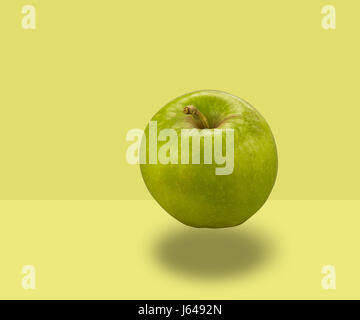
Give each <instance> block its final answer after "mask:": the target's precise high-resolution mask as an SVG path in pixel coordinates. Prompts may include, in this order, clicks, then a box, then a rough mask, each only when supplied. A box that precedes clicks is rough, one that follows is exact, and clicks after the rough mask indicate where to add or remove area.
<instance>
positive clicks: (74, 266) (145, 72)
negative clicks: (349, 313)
mask: <svg viewBox="0 0 360 320" xmlns="http://www.w3.org/2000/svg"><path fill="white" fill-rule="evenodd" d="M27 4H30V5H34V6H35V8H36V10H37V11H36V13H37V28H36V30H24V29H22V28H21V20H22V17H23V14H22V13H21V8H22V6H23V5H27ZM325 4H332V5H334V6H335V8H336V10H337V29H336V30H328V31H326V30H324V29H322V27H321V19H322V17H323V16H322V14H321V8H322V6H323V5H325ZM359 13H360V2H359V1H339V0H331V1H319V0H302V1H300V0H293V1H286V0H274V1H265V0H263V1H260V0H246V1H245V0H243V1H238V0H224V1H214V0H183V1H169V0H167V1H165V0H152V1H145V0H143V1H116V0H112V1H111V0H106V1H105V0H104V1H85V0H61V1H60V0H57V1H56V0H52V1H48V0H26V1H15V0H2V1H1V3H0V88H1V91H0V199H1V200H3V201H1V202H0V219H1V221H0V225H1V232H0V239H1V243H2V262H1V267H0V271H1V272H0V295H1V297H3V298H4V297H5V298H7V297H12V298H14V297H18V298H29V297H30V298H31V297H36V298H38V297H43V298H44V297H46V298H55V297H60V298H89V297H91V298H167V297H168V298H245V297H248V298H254V297H257V298H263V297H272V298H278V297H289V298H290V297H303V298H314V297H321V298H334V297H340V298H344V297H358V298H359V296H358V295H357V287H358V284H357V283H356V281H357V280H356V271H357V270H358V269H359V267H360V266H359V264H360V261H359V259H358V257H357V243H358V242H359V240H360V239H359V236H358V235H357V226H358V224H359V218H358V211H359V203H358V202H357V201H345V200H357V199H360V198H359V187H358V186H359V183H358V181H359V180H360V170H359V169H358V164H359V163H360V152H359V147H358V145H359V142H358V138H359V131H360V130H359V125H358V123H359V119H360V108H359V94H358V86H359V74H360V64H359V62H358V61H359V58H358V57H359V56H360V46H359V44H358V40H357V39H358V35H359V31H360V23H359V19H358V15H359ZM199 89H217V90H223V91H227V92H230V93H232V94H234V95H237V96H239V97H241V98H244V99H245V100H247V101H249V102H250V103H251V104H252V105H254V106H255V107H256V108H257V109H258V110H259V111H260V112H261V113H262V114H263V116H264V117H265V118H266V119H267V121H268V122H269V124H270V126H271V127H272V130H273V133H274V135H275V138H276V141H277V145H278V151H279V176H278V180H277V183H276V185H275V188H274V190H273V193H272V195H271V199H272V201H270V202H269V203H267V204H266V206H265V207H264V208H262V209H261V211H260V212H259V213H258V214H257V215H256V216H255V217H254V218H252V219H251V220H250V221H249V222H247V223H246V224H245V225H243V226H240V227H239V228H234V229H231V230H222V231H214V232H210V231H206V230H192V229H189V228H187V227H184V226H182V225H180V224H178V223H176V222H175V221H174V220H173V219H171V218H170V217H169V216H168V215H166V214H165V213H164V212H163V211H162V210H161V209H160V208H159V207H158V206H157V205H156V203H155V202H153V201H151V200H150V199H151V198H150V196H149V194H148V191H147V190H146V188H145V186H144V184H143V181H142V179H141V176H140V173H139V169H138V167H137V166H130V165H129V164H127V163H126V159H125V153H126V149H127V147H128V145H129V143H127V142H126V141H125V136H126V133H127V131H128V130H130V129H132V128H144V127H145V125H146V123H147V121H148V120H149V119H150V118H151V117H152V115H153V114H154V113H155V112H156V111H158V109H160V108H161V107H162V106H163V105H164V104H165V103H167V102H168V101H170V100H172V99H173V98H174V97H177V96H179V95H182V94H184V93H187V92H189V91H194V90H199ZM146 199H147V200H150V201H142V200H146ZM21 200H31V201H21ZM33 200H42V201H33ZM44 200H46V201H44ZM50 200H66V201H50ZM70 200H71V201H70ZM79 200H84V201H79ZM85 200H86V201H85ZM94 200H97V201H94ZM100 200H103V201H100ZM109 200H110V201H109ZM124 200H126V201H124ZM129 200H133V201H129ZM276 200H283V201H276ZM290 200H327V201H290ZM333 200H343V201H333ZM266 237H267V238H266ZM189 239H193V240H194V241H195V243H196V242H197V240H198V241H199V246H200V247H196V248H197V249H198V251H199V252H204V250H205V253H203V254H204V255H205V256H204V261H208V260H207V259H210V260H209V263H210V265H209V270H210V271H209V272H210V274H205V275H203V273H204V272H203V270H202V269H201V268H204V266H203V265H202V261H201V260H200V261H198V260H196V259H193V258H191V256H190V259H189V260H190V262H189V263H186V262H184V261H181V260H179V259H178V258H175V257H174V253H171V252H172V250H175V251H176V250H180V251H179V252H180V253H181V254H183V255H185V256H184V260H187V259H186V254H187V250H190V255H191V254H193V255H194V257H195V256H197V253H194V252H193V251H191V250H193V249H192V246H190V245H189ZM207 241H209V243H210V244H211V246H209V247H214V248H215V249H214V251H215V252H214V255H216V254H223V255H225V256H224V257H223V259H224V261H225V262H226V263H224V265H219V262H218V260H216V259H215V260H214V261H215V262H214V261H213V260H211V259H213V257H211V255H212V254H211V253H210V252H208V251H206V250H208V249H207V248H209V247H208V246H203V247H201V245H202V243H204V242H207ZM218 242H220V244H219V245H218V246H216V243H218ZM272 242H274V243H273V244H272ZM178 243H179V244H178ZM232 243H234V244H232ZM242 243H245V244H246V243H249V245H248V246H246V245H243V244H242ZM230 244H231V245H230ZM263 245H264V246H266V245H270V246H273V247H269V248H267V247H262V246H263ZM164 246H165V247H164ZM252 246H255V247H252ZM258 246H260V247H261V248H262V249H261V248H260V249H259V248H258ZM227 247H229V249H228V250H225V248H227ZM187 248H188V249H187ZM249 248H250V249H251V248H253V249H254V250H253V251H254V252H256V251H257V250H260V253H259V254H260V256H261V255H262V254H263V255H265V256H266V257H265V256H264V257H260V258H256V259H255V258H251V257H250V258H249V256H248V255H251V252H252V251H251V250H250V249H249ZM266 248H267V249H266ZM236 249H239V250H236ZM161 250H163V251H166V250H167V251H169V252H170V253H169V252H167V251H166V252H163V251H161ZM194 250H195V249H194ZM239 252H240V253H239ZM234 254H235V257H233V255H234ZM237 254H238V256H237ZM255 254H256V253H255ZM164 255H165V256H164ZM180 256H181V255H180ZM174 259H175V260H174ZM176 259H177V260H176ZM237 259H239V261H238V260H237ZM254 259H255V260H254ZM191 260H195V261H198V262H199V263H198V264H197V265H192V264H191ZM244 261H245V262H244ZM247 261H250V262H247ZM212 263H215V266H212ZM25 264H34V265H35V266H36V268H37V271H38V276H37V279H38V289H37V290H35V291H25V290H23V289H22V288H21V277H22V275H21V267H22V265H25ZM325 264H334V265H335V267H337V270H338V289H337V290H336V291H325V290H323V289H322V288H321V286H320V280H321V273H320V270H321V267H322V266H323V265H325ZM228 267H229V268H230V269H231V268H232V269H231V270H228V269H227V268H228ZM216 268H218V269H219V270H217V269H216ZM205 273H206V272H205Z"/></svg>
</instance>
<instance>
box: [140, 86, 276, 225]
mask: <svg viewBox="0 0 360 320" xmlns="http://www.w3.org/2000/svg"><path fill="white" fill-rule="evenodd" d="M189 106H191V109H190V110H189V109H187V108H189ZM193 107H194V108H195V109H192V108H193ZM194 110H195V111H194ZM191 113H193V114H191ZM151 121H156V123H157V130H158V132H160V131H161V130H163V129H173V130H175V131H176V132H177V133H178V137H179V151H178V157H179V161H178V164H171V163H169V164H161V163H159V162H158V163H156V164H150V163H149V161H147V162H146V163H142V164H140V169H141V174H142V177H143V179H144V182H145V185H146V187H147V188H148V190H149V192H150V193H151V195H152V196H153V197H154V199H155V200H156V201H157V202H158V203H159V204H160V205H161V207H162V208H163V209H164V210H165V211H167V212H168V213H169V214H170V215H172V216H173V217H174V218H176V219H177V220H179V221H180V222H182V223H184V224H186V225H188V226H192V227H199V228H225V227H232V226H236V225H239V224H241V223H243V222H244V221H246V220H247V219H248V218H250V217H251V216H252V215H253V214H254V213H256V212H257V211H258V210H259V209H260V208H261V207H262V205H263V204H264V203H265V201H266V200H267V198H268V197H269V195H270V193H271V190H272V188H273V186H274V183H275V180H276V176H277V168H278V156H277V150H276V144H275V139H274V137H273V134H272V132H271V129H270V127H269V125H268V124H267V123H266V121H265V119H264V118H263V117H262V116H261V114H260V113H259V112H258V111H257V110H256V109H255V108H253V107H252V106H251V105H250V104H249V103H247V102H246V101H244V100H242V99H240V98H238V97H236V96H233V95H231V94H228V93H225V92H222V91H215V90H202V91H196V92H191V93H188V94H185V95H183V96H180V97H178V98H176V99H174V100H172V101H171V102H169V103H168V104H166V105H165V106H164V107H163V108H162V109H160V110H159V111H158V112H157V113H156V114H155V115H154V117H153V118H152V119H151ZM206 126H207V127H208V128H207V127H206ZM227 128H228V129H233V132H234V159H233V161H234V166H233V170H232V172H231V174H226V175H216V174H215V170H216V168H218V167H219V165H218V164H217V163H216V162H215V161H213V162H212V163H211V164H204V162H203V157H202V161H201V163H200V164H193V163H192V162H191V159H192V149H191V147H192V144H191V137H190V145H189V147H190V150H189V154H190V163H189V164H184V163H181V159H180V157H181V151H180V136H181V130H182V129H198V130H199V131H201V130H205V129H206V130H207V132H208V134H210V135H214V134H215V133H216V129H227ZM148 136H149V125H148V126H147V127H146V129H145V137H148ZM222 139H223V141H222V146H223V150H224V152H225V145H226V141H225V139H226V136H225V134H224V135H223V138H222ZM145 141H146V143H147V148H146V151H142V150H140V152H146V155H140V157H144V158H145V156H146V159H149V149H150V148H149V142H148V139H145ZM166 143H167V141H158V142H157V144H156V148H157V150H155V151H159V150H160V148H161V147H162V146H163V145H164V144H166ZM203 148H204V141H203V139H201V142H200V150H199V152H201V150H204V149H203ZM212 156H214V155H212Z"/></svg>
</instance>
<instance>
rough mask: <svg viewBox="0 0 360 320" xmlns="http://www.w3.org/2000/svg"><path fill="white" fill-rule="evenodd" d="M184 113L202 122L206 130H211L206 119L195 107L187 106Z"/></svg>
mask: <svg viewBox="0 0 360 320" xmlns="http://www.w3.org/2000/svg"><path fill="white" fill-rule="evenodd" d="M184 113H185V114H191V115H192V116H193V118H194V119H196V120H200V122H201V124H202V126H203V127H204V128H207V129H209V128H210V127H209V123H208V121H207V119H206V117H205V116H204V115H203V114H202V113H201V112H200V111H199V109H197V108H195V107H194V106H192V105H189V106H186V107H185V108H184Z"/></svg>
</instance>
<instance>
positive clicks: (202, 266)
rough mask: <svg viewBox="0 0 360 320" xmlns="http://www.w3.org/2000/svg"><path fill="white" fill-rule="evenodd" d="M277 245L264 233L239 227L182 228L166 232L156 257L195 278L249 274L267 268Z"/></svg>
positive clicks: (156, 249)
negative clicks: (261, 267) (260, 268)
mask: <svg viewBox="0 0 360 320" xmlns="http://www.w3.org/2000/svg"><path fill="white" fill-rule="evenodd" d="M274 250H275V248H274V245H273V243H272V241H270V239H269V238H268V237H266V235H265V233H264V232H263V231H262V230H256V229H255V228H248V227H247V226H246V228H245V226H239V227H236V228H228V229H195V228H189V227H181V228H179V229H176V230H169V231H167V232H166V233H165V234H164V235H163V237H162V238H161V239H160V240H159V241H158V242H157V243H156V244H155V247H154V254H155V257H156V259H157V260H158V262H160V263H161V264H162V265H163V266H165V267H166V268H167V269H171V270H172V271H175V272H177V273H182V274H183V275H186V276H194V277H197V278H199V277H221V278H223V277H226V276H233V275H234V274H246V273H249V272H252V271H254V270H255V269H256V268H258V267H260V266H264V265H266V263H268V262H269V260H270V259H271V258H272V257H273V256H274V252H275V251H274Z"/></svg>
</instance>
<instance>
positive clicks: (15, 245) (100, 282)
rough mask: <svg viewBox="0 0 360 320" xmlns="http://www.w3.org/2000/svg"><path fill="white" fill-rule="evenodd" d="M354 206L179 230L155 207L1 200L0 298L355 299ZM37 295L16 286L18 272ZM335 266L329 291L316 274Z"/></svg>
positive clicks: (318, 205) (281, 208)
mask: <svg viewBox="0 0 360 320" xmlns="http://www.w3.org/2000/svg"><path fill="white" fill-rule="evenodd" d="M359 210H360V202H359V201H269V202H268V203H267V204H266V205H265V206H264V207H263V208H262V209H261V210H260V211H259V212H258V213H257V214H256V215H255V216H254V217H252V218H251V219H250V220H249V221H247V222H246V223H245V224H244V225H242V226H239V227H236V228H232V229H223V230H209V229H194V228H189V227H186V226H184V225H182V224H180V223H178V222H177V221H176V220H174V219H173V218H171V217H170V216H169V215H167V214H166V213H165V212H164V211H163V210H162V209H161V208H160V207H159V206H158V205H157V204H156V203H155V202H154V201H146V200H144V201H1V202H0V211H1V213H2V214H1V221H0V243H1V273H0V284H1V285H0V298H20V299H29V298H35V299H37V298H67V299H74V298H81V299H85V298H90V299H93V298H96V299H160V298H161V299H248V298H259V299H263V298H274V299H277V298H285V299H290V298H304V299H314V298H325V299H335V298H339V299H344V298H350V299H353V298H357V299H359V298H360V293H359V286H360V278H359V277H358V272H359V270H360V260H359V242H360V234H359V227H358V226H359V222H360V216H359ZM28 264H30V265H33V266H34V267H35V268H36V272H37V273H36V277H37V289H36V290H33V291H32V290H27V291H26V290H24V289H23V288H22V286H21V279H22V276H23V275H22V273H21V269H22V266H23V265H28ZM328 264H331V265H333V266H334V267H335V268H336V276H337V277H336V290H324V289H323V288H322V287H321V279H322V277H323V276H324V275H322V274H321V268H322V267H323V266H324V265H328Z"/></svg>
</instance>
